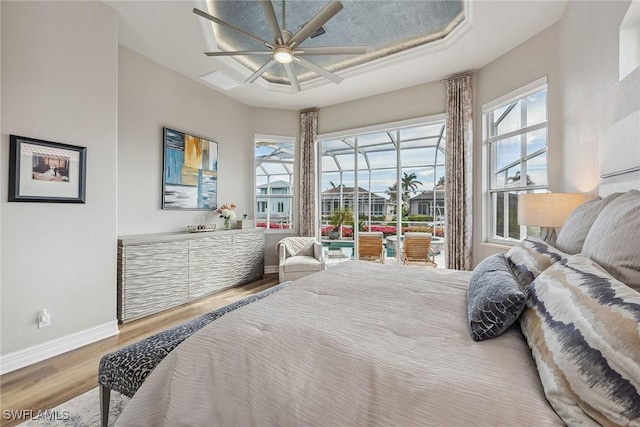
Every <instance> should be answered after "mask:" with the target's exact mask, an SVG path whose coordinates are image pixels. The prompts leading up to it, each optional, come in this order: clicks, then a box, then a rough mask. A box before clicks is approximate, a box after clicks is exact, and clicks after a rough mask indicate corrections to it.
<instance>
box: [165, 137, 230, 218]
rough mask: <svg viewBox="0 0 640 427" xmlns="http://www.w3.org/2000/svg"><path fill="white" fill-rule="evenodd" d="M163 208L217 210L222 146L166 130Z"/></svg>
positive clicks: (208, 140) (204, 139)
mask: <svg viewBox="0 0 640 427" xmlns="http://www.w3.org/2000/svg"><path fill="white" fill-rule="evenodd" d="M163 135H164V171H163V174H162V209H206V210H212V209H216V208H217V201H218V143H217V142H215V141H213V140H210V139H207V138H201V137H198V136H194V135H190V134H188V133H185V132H180V131H177V130H174V129H169V128H167V127H165V128H164V132H163Z"/></svg>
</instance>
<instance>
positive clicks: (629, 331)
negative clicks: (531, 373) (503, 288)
mask: <svg viewBox="0 0 640 427" xmlns="http://www.w3.org/2000/svg"><path fill="white" fill-rule="evenodd" d="M520 326H521V328H522V332H523V333H524V335H525V337H526V338H527V342H528V344H529V347H531V350H532V353H533V357H534V359H535V361H536V365H537V368H538V372H539V374H540V379H541V381H542V385H543V387H544V392H545V395H546V396H547V399H548V400H549V402H550V403H551V405H552V406H553V408H554V409H555V411H556V412H557V413H558V415H560V417H561V418H562V420H563V421H564V422H565V423H567V424H568V425H581V426H582V425H593V424H595V422H597V423H600V424H603V425H610V424H616V425H640V293H639V292H637V291H635V290H633V289H631V288H630V287H628V286H626V285H624V284H623V283H621V282H619V281H617V280H616V279H614V278H613V277H612V276H611V275H609V273H607V272H606V271H605V270H604V269H602V268H601V267H600V266H598V265H597V264H596V263H595V262H594V261H591V260H590V259H588V258H586V257H584V256H583V255H572V256H570V257H569V258H567V259H563V260H562V261H560V262H558V263H556V264H554V265H553V266H552V267H550V268H549V269H548V270H546V271H545V272H543V273H542V274H541V275H540V276H539V277H538V278H537V279H536V280H535V281H534V282H533V283H532V284H531V287H530V294H529V299H528V301H527V308H526V309H525V311H524V312H523V314H522V316H521V317H520Z"/></svg>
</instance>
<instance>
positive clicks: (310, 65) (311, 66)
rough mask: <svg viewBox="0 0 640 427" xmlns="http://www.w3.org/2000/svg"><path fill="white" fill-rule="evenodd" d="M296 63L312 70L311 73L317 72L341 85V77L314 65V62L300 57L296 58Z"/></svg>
mask: <svg viewBox="0 0 640 427" xmlns="http://www.w3.org/2000/svg"><path fill="white" fill-rule="evenodd" d="M295 58H296V61H299V62H300V65H302V66H303V67H305V68H307V69H309V70H311V71H315V72H316V73H318V74H320V75H321V76H322V77H324V78H326V79H329V80H331V81H332V82H334V83H340V82H341V81H342V78H341V77H338V76H336V75H335V74H333V73H331V72H329V71H327V70H325V69H324V68H322V67H320V66H319V65H316V64H314V63H313V62H311V61H309V60H308V59H304V58H302V57H300V56H296V57H295Z"/></svg>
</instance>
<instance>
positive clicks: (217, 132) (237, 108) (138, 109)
mask: <svg viewBox="0 0 640 427" xmlns="http://www.w3.org/2000/svg"><path fill="white" fill-rule="evenodd" d="M118 96H119V102H118V106H119V108H118V235H121V236H124V235H132V234H147V233H163V232H170V231H183V230H184V229H185V228H186V226H187V225H189V224H198V221H199V220H200V217H201V216H202V215H206V221H207V222H215V223H218V224H219V225H218V226H219V227H222V224H223V220H222V219H220V217H219V216H218V215H215V213H214V212H208V211H199V210H163V209H161V204H162V162H163V142H162V128H163V127H164V126H167V127H170V128H172V129H176V130H180V131H184V132H188V133H191V134H193V135H197V136H202V137H205V138H210V139H213V140H215V141H217V142H218V160H219V164H218V168H219V170H218V205H222V204H223V203H226V202H229V203H235V204H236V205H237V206H238V207H237V212H238V214H239V215H241V214H242V213H245V212H252V209H253V198H252V196H253V190H251V191H249V189H251V188H252V185H253V167H251V166H250V165H252V164H253V156H254V152H253V133H252V132H251V130H250V128H249V107H247V106H245V105H243V104H241V103H239V102H237V101H234V100H232V99H231V98H229V97H226V96H224V95H222V94H221V93H219V92H216V91H214V90H212V89H208V88H207V87H205V86H203V85H201V84H198V83H197V82H194V81H193V80H190V79H188V78H186V77H184V76H182V75H180V74H178V73H176V72H175V71H172V70H170V69H168V68H166V67H164V66H162V65H159V64H157V63H155V62H152V61H151V60H149V59H147V58H145V57H143V56H141V55H139V54H137V53H135V52H133V51H131V50H129V49H127V48H124V47H120V49H119V87H118Z"/></svg>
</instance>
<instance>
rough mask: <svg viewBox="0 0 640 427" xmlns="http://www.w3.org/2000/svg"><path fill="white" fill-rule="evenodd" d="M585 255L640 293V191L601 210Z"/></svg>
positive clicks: (623, 196) (588, 237)
mask: <svg viewBox="0 0 640 427" xmlns="http://www.w3.org/2000/svg"><path fill="white" fill-rule="evenodd" d="M582 254H583V255H585V256H586V257H588V258H591V259H592V260H594V261H595V262H597V263H598V264H599V265H600V266H602V267H603V268H604V269H605V270H607V271H608V272H609V274H611V275H612V276H613V277H615V278H616V279H618V280H620V281H621V282H622V283H624V284H625V285H627V286H630V287H632V288H634V289H635V290H638V291H640V191H637V190H630V191H628V192H626V193H624V194H622V195H621V196H620V197H618V198H616V199H615V200H613V201H612V202H611V203H609V204H608V205H607V206H606V207H605V208H604V209H602V212H600V215H598V218H597V219H596V220H595V222H594V223H593V226H592V227H591V230H589V234H587V238H586V239H585V241H584V247H583V248H582Z"/></svg>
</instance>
